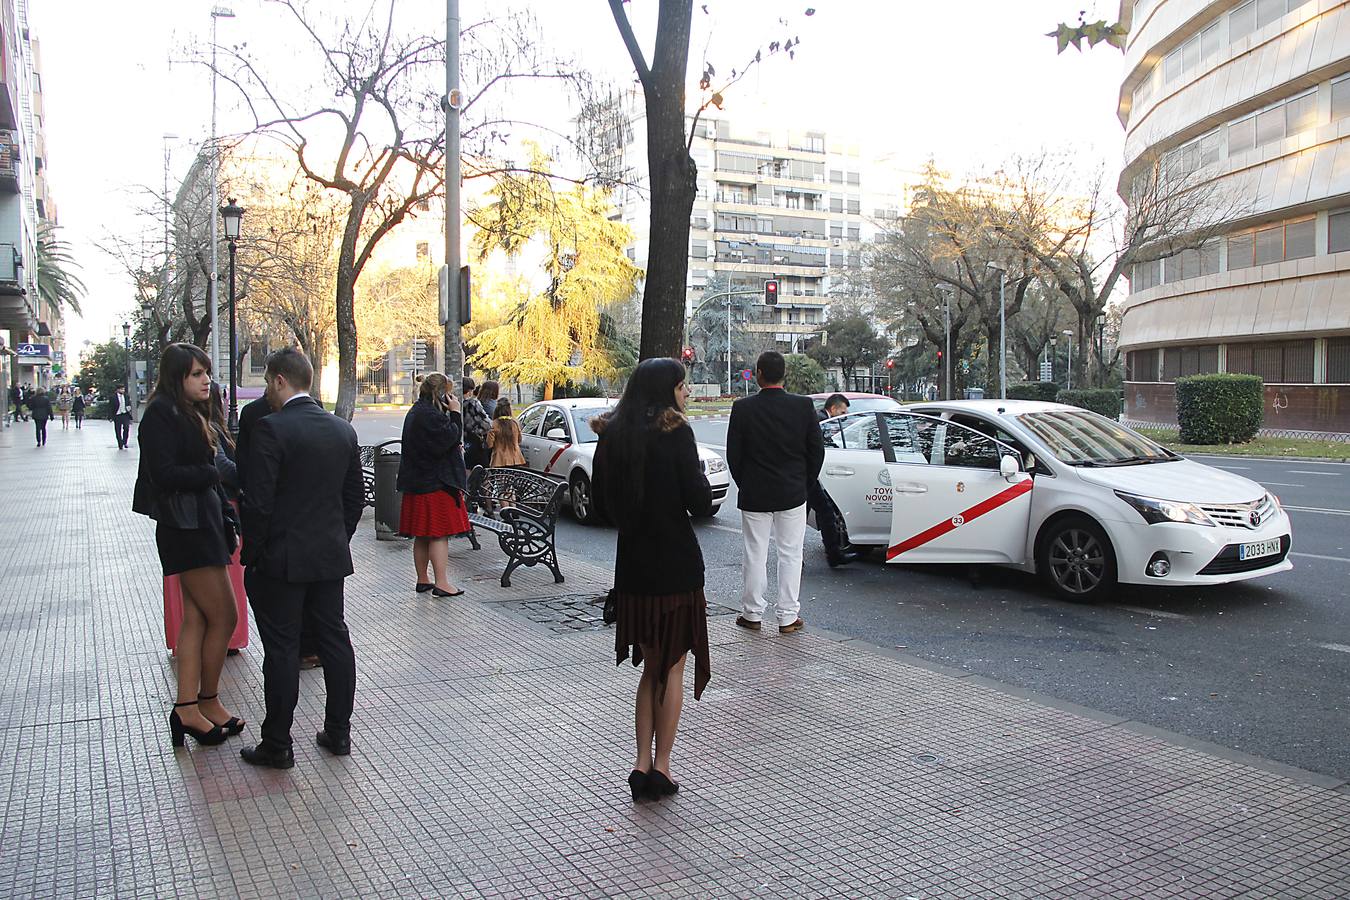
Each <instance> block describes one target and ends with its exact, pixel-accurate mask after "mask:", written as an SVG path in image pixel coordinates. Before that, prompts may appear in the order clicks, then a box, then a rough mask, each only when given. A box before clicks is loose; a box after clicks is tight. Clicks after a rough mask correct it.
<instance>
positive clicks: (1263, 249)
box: [1228, 219, 1315, 272]
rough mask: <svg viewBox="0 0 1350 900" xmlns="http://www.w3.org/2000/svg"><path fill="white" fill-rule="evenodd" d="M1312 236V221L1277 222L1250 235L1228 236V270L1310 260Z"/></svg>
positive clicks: (1312, 243)
mask: <svg viewBox="0 0 1350 900" xmlns="http://www.w3.org/2000/svg"><path fill="white" fill-rule="evenodd" d="M1314 234H1315V224H1314V220H1313V219H1299V220H1298V221H1294V222H1277V223H1276V224H1274V225H1266V226H1263V227H1261V228H1257V229H1254V230H1253V231H1243V232H1239V233H1237V234H1231V235H1229V236H1228V270H1229V271H1230V272H1231V271H1236V270H1237V269H1245V268H1247V267H1248V266H1253V265H1255V266H1261V265H1265V264H1266V263H1273V262H1281V261H1283V260H1286V259H1303V258H1304V257H1308V256H1312V255H1313V253H1314V251H1315V247H1314V240H1315V239H1314Z"/></svg>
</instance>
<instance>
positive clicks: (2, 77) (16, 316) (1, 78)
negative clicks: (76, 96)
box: [0, 0, 65, 404]
mask: <svg viewBox="0 0 1350 900" xmlns="http://www.w3.org/2000/svg"><path fill="white" fill-rule="evenodd" d="M43 115H44V110H43V105H42V74H41V67H40V48H39V45H38V42H37V40H35V39H33V38H32V37H31V35H30V34H29V30H28V3H27V0H17V2H16V0H0V339H3V341H2V343H3V346H4V350H3V365H0V391H3V392H4V393H5V394H6V395H7V394H8V389H9V385H10V384H13V383H30V384H34V385H44V386H45V385H47V384H49V383H51V381H52V379H53V374H54V369H53V367H54V366H55V374H56V375H57V376H58V377H59V376H60V375H61V374H62V371H63V367H64V364H65V352H64V351H65V348H64V323H63V321H62V311H61V309H60V308H59V307H57V306H53V305H51V304H48V303H45V302H44V301H43V300H42V298H41V297H40V296H39V295H38V290H37V232H38V225H39V224H40V223H42V222H44V221H51V222H55V220H56V209H55V207H54V206H53V204H52V201H51V197H50V193H49V190H48V187H47V175H46V141H45V138H44V136H43ZM3 402H5V401H0V404H2V403H3Z"/></svg>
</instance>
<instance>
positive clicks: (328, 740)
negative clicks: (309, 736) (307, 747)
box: [314, 731, 352, 756]
mask: <svg viewBox="0 0 1350 900" xmlns="http://www.w3.org/2000/svg"><path fill="white" fill-rule="evenodd" d="M314 742H315V743H316V744H318V745H319V746H320V747H322V748H323V749H325V750H327V751H328V752H329V753H331V754H333V755H334V756H350V755H351V752H352V739H351V736H350V735H348V736H346V737H334V736H333V735H332V734H330V733H328V732H327V731H320V732H319V733H318V734H317V735H315V736H314Z"/></svg>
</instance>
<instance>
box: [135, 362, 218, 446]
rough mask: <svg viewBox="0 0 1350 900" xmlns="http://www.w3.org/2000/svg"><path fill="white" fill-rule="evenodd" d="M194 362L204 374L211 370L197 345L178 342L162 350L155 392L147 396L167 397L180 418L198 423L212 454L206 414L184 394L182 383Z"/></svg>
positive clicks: (214, 442) (213, 439)
mask: <svg viewBox="0 0 1350 900" xmlns="http://www.w3.org/2000/svg"><path fill="white" fill-rule="evenodd" d="M194 363H201V364H202V365H203V366H205V367H206V371H207V372H210V371H211V358H210V357H209V356H207V355H206V352H205V351H204V350H202V348H201V347H198V346H197V345H196V344H184V343H178V344H170V345H169V346H167V347H165V348H164V353H163V355H162V356H160V358H159V377H158V378H157V379H156V380H155V391H154V393H153V394H151V395H150V399H152V400H153V399H154V398H156V397H158V396H160V395H161V394H162V395H164V396H165V397H167V398H168V399H169V401H170V402H171V403H173V405H174V408H175V409H176V410H178V413H179V414H180V415H183V416H186V417H187V420H188V421H189V422H195V423H196V424H197V427H198V428H199V429H201V436H202V440H204V441H205V442H206V444H207V446H209V447H210V448H211V450H212V451H214V450H215V449H216V441H215V438H214V437H213V436H212V434H211V428H210V426H209V425H208V424H207V420H206V415H205V414H204V413H203V412H202V410H201V409H200V408H199V407H198V405H197V404H196V403H193V402H192V401H191V400H189V399H188V398H187V395H186V394H184V393H183V381H184V380H186V379H187V377H188V375H189V374H190V373H191V372H192V366H193V364H194Z"/></svg>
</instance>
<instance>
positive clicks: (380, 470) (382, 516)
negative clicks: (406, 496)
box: [375, 441, 403, 541]
mask: <svg viewBox="0 0 1350 900" xmlns="http://www.w3.org/2000/svg"><path fill="white" fill-rule="evenodd" d="M391 444H392V445H400V446H401V442H400V441H385V442H384V443H383V444H380V445H379V446H377V447H376V448H375V539H376V540H377V541H397V540H400V538H399V536H398V519H399V513H400V511H401V510H402V507H403V498H402V495H400V494H399V492H398V487H397V485H398V464H399V461H400V460H401V459H402V458H403V454H401V453H399V452H398V451H397V450H390V449H388V448H389V446H390V445H391Z"/></svg>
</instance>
